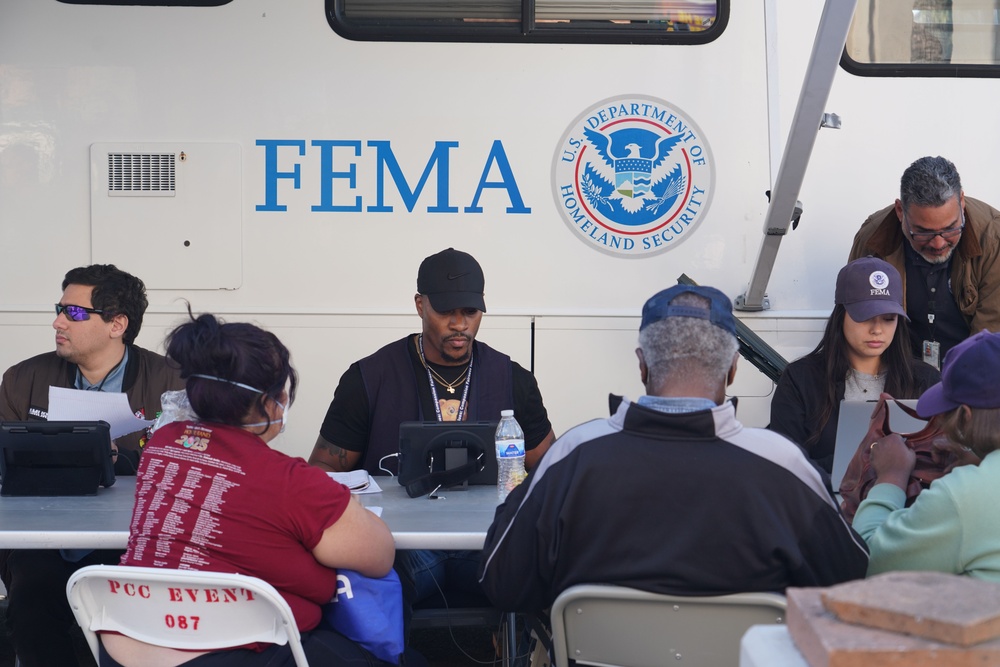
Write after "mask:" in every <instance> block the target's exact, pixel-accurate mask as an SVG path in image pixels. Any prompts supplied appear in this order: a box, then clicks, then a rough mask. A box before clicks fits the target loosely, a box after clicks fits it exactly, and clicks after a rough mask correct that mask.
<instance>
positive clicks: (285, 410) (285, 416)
mask: <svg viewBox="0 0 1000 667" xmlns="http://www.w3.org/2000/svg"><path fill="white" fill-rule="evenodd" d="M191 377H196V378H203V379H205V380H215V381H216V382H225V383H226V384H231V385H235V386H237V387H240V388H242V389H247V390H249V391H253V392H256V393H258V394H263V393H264V392H263V391H261V390H260V389H257V388H256V387H251V386H250V385H248V384H243V383H242V382H234V381H232V380H227V379H225V378H220V377H215V376H214V375H202V374H201V373H193V374H192V375H191ZM271 400H273V401H274V402H275V403H277V404H278V405H280V406H281V430H279V431H278V433H279V434H281V433H284V432H285V426H286V425H287V424H288V407H289V406H288V404H287V403H282V402H281V401H279V400H277V399H271ZM273 423H274V422H254V423H252V424H243V428H255V427H257V426H264V427H270V426H271V424H273Z"/></svg>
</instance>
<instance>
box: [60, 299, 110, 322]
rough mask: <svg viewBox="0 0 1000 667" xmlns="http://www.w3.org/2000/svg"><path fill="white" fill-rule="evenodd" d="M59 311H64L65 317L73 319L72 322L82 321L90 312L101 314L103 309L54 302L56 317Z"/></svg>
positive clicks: (88, 316) (86, 318) (87, 318)
mask: <svg viewBox="0 0 1000 667" xmlns="http://www.w3.org/2000/svg"><path fill="white" fill-rule="evenodd" d="M61 313H66V317H68V318H69V319H71V320H73V321H74V322H84V321H86V320H89V319H90V314H91V313H97V314H99V315H100V314H103V313H104V311H103V310H99V309H97V308H84V307H83V306H73V305H65V306H64V305H63V304H61V303H57V304H56V316H57V317H58V316H59V315H60V314H61Z"/></svg>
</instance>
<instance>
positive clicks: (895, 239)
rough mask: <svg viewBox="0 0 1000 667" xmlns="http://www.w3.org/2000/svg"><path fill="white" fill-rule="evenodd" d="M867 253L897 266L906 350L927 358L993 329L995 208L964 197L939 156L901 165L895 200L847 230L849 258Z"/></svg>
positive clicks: (999, 215)
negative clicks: (905, 317)
mask: <svg viewBox="0 0 1000 667" xmlns="http://www.w3.org/2000/svg"><path fill="white" fill-rule="evenodd" d="M904 241H905V242H904ZM868 255H874V256H875V257H880V258H882V259H884V260H886V261H887V262H889V263H890V264H892V265H893V266H895V267H896V269H897V270H899V273H900V275H901V276H902V278H903V293H904V295H905V298H906V303H905V306H906V313H907V315H908V316H909V318H910V340H911V342H912V344H913V351H914V354H915V355H917V356H918V357H919V358H922V359H923V360H924V361H926V362H927V363H929V364H931V365H932V366H935V367H936V368H940V367H941V360H942V359H943V358H944V354H945V352H947V351H948V350H949V349H951V348H952V347H954V346H955V345H957V344H958V343H960V342H962V341H963V340H965V339H966V338H968V337H969V335H971V334H974V333H976V332H978V331H981V330H983V329H986V330H988V331H997V330H1000V261H998V260H1000V211H997V210H996V209H995V208H993V207H992V206H989V205H988V204H985V203H984V202H981V201H979V200H977V199H972V198H971V197H966V196H965V194H964V192H963V191H962V180H961V178H960V177H959V175H958V171H957V170H956V169H955V165H954V164H952V163H951V162H950V161H948V160H946V159H945V158H943V157H940V156H939V157H922V158H920V159H919V160H917V161H916V162H914V163H913V164H911V165H910V166H909V167H908V168H907V169H906V171H904V172H903V176H902V178H901V179H900V195H899V199H897V200H896V203H895V204H893V205H892V206H889V207H886V208H884V209H882V210H881V211H878V212H876V213H874V214H872V215H871V216H870V217H869V218H868V219H867V220H866V221H865V223H864V224H863V225H862V226H861V229H860V230H859V231H858V233H857V235H856V236H855V237H854V245H853V246H852V248H851V256H850V259H851V260H855V259H858V258H859V257H865V256H868Z"/></svg>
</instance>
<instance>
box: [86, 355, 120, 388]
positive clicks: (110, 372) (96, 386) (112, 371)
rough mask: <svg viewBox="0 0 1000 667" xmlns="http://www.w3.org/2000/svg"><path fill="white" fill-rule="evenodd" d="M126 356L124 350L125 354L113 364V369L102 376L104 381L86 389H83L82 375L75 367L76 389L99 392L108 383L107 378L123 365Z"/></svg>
mask: <svg viewBox="0 0 1000 667" xmlns="http://www.w3.org/2000/svg"><path fill="white" fill-rule="evenodd" d="M127 356H128V351H127V350H126V351H125V354H123V355H122V358H121V359H119V360H118V363H117V364H115V365H114V367H113V368H112V369H111V370H110V371H108V373H107V375H105V376H104V379H103V380H101V381H100V383H99V384H92V385H90V386H89V387H86V388H84V387H83V381H84V378H83V373H82V372H80V368H79V367H77V369H76V384H77V389H83V390H84V391H101V390H103V389H104V383H105V382H107V381H108V378H109V377H111V376H112V375H114V374H115V371H117V370H118V367H119V366H121V365H122V364H123V363H125V358H126V357H127Z"/></svg>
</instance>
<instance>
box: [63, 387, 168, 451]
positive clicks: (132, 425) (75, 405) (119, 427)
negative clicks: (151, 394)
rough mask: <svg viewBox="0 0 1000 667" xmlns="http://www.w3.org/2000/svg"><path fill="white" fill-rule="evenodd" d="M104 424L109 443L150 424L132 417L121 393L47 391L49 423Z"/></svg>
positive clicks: (125, 399)
mask: <svg viewBox="0 0 1000 667" xmlns="http://www.w3.org/2000/svg"><path fill="white" fill-rule="evenodd" d="M97 420H101V421H106V422H108V424H110V425H111V439H112V440H114V439H115V438H120V437H122V436H123V435H128V434H129V433H135V432H136V431H141V430H142V429H144V428H146V427H147V426H149V425H150V424H152V423H153V420H152V419H149V420H147V419H139V418H138V417H136V416H135V415H134V414H132V408H131V407H129V404H128V396H126V395H125V394H124V393H111V392H106V391H84V390H82V389H65V388H63V387H49V421H97Z"/></svg>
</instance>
